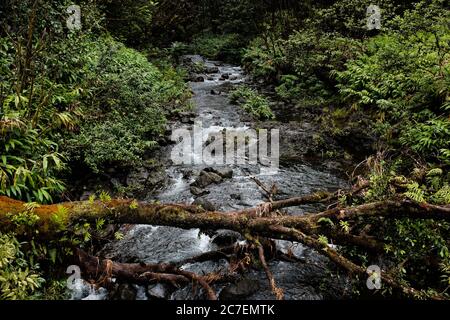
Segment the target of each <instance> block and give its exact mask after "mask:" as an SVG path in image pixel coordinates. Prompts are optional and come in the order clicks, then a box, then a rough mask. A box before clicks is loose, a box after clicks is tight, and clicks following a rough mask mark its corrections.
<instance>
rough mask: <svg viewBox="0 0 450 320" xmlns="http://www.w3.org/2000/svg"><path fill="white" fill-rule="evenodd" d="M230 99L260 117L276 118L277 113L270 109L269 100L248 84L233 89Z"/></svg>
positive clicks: (262, 118)
mask: <svg viewBox="0 0 450 320" xmlns="http://www.w3.org/2000/svg"><path fill="white" fill-rule="evenodd" d="M230 101H231V102H232V103H238V104H240V105H241V107H242V108H243V109H244V110H245V111H246V112H248V113H249V114H251V115H253V116H254V117H256V118H258V119H261V120H264V119H274V118H275V115H274V114H273V112H272V110H271V109H270V105H269V101H268V100H267V99H266V98H265V97H264V96H262V95H260V94H259V93H258V92H257V91H256V90H254V89H250V88H249V87H247V86H240V87H238V88H237V89H235V90H234V91H232V92H231V94H230Z"/></svg>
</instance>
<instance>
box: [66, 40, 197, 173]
mask: <svg viewBox="0 0 450 320" xmlns="http://www.w3.org/2000/svg"><path fill="white" fill-rule="evenodd" d="M92 45H93V46H96V48H97V53H96V55H97V59H96V64H95V66H94V68H93V70H94V71H93V73H92V75H91V76H92V78H91V79H90V80H89V81H90V83H91V84H92V87H91V88H90V92H91V95H90V97H89V99H87V101H86V104H88V106H89V113H86V116H85V119H84V121H83V123H82V124H81V128H80V133H79V134H74V135H72V137H71V138H70V139H69V143H68V146H67V148H66V151H67V152H68V154H69V156H70V157H71V158H72V159H79V160H81V161H83V162H84V163H85V164H87V165H88V166H89V167H90V168H91V169H92V170H94V171H95V172H100V171H102V170H103V169H105V167H106V166H107V165H110V164H113V163H114V164H115V165H118V166H130V165H136V164H138V163H139V162H140V161H141V160H142V156H143V155H144V154H145V153H146V152H148V151H149V150H151V149H152V148H154V147H155V146H157V143H156V140H158V139H159V138H160V136H161V135H162V134H163V133H164V131H165V124H166V114H167V113H169V112H172V111H176V110H179V109H182V108H183V107H184V106H185V104H186V101H187V99H188V98H189V94H188V92H187V86H186V84H185V82H184V80H183V76H182V75H180V74H179V72H178V71H177V70H176V69H174V68H172V67H171V66H169V65H168V64H166V63H162V62H160V69H159V68H157V67H156V66H155V65H153V64H151V63H150V62H148V60H147V59H146V57H145V56H144V55H143V54H141V53H138V52H137V51H135V50H133V49H128V48H126V47H125V46H123V45H121V44H120V43H117V42H115V41H113V40H111V39H101V40H100V41H98V42H97V44H94V43H93V44H92Z"/></svg>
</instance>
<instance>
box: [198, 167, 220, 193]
mask: <svg viewBox="0 0 450 320" xmlns="http://www.w3.org/2000/svg"><path fill="white" fill-rule="evenodd" d="M220 182H222V177H221V176H219V175H218V174H217V173H214V172H207V171H202V172H201V173H200V176H199V177H198V178H197V180H195V181H194V182H193V183H192V184H191V187H197V188H200V189H204V188H206V187H207V186H209V185H211V184H213V183H215V184H219V183H220Z"/></svg>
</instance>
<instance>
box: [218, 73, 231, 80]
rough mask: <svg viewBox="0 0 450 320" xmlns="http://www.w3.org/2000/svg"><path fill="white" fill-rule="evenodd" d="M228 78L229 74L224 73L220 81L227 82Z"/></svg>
mask: <svg viewBox="0 0 450 320" xmlns="http://www.w3.org/2000/svg"><path fill="white" fill-rule="evenodd" d="M229 78H230V74H229V73H224V74H222V75H221V76H220V80H227V79H229Z"/></svg>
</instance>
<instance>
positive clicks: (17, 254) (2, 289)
mask: <svg viewBox="0 0 450 320" xmlns="http://www.w3.org/2000/svg"><path fill="white" fill-rule="evenodd" d="M38 269H39V266H38V265H31V264H30V262H29V261H27V260H26V259H25V255H24V253H23V252H22V251H21V244H20V243H19V241H18V240H17V239H16V238H15V237H14V235H11V234H2V233H0V299H2V300H24V299H29V298H30V297H32V296H33V294H35V293H36V290H37V289H39V288H40V287H41V286H42V284H43V282H44V279H43V278H41V276H40V275H39V273H38Z"/></svg>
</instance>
